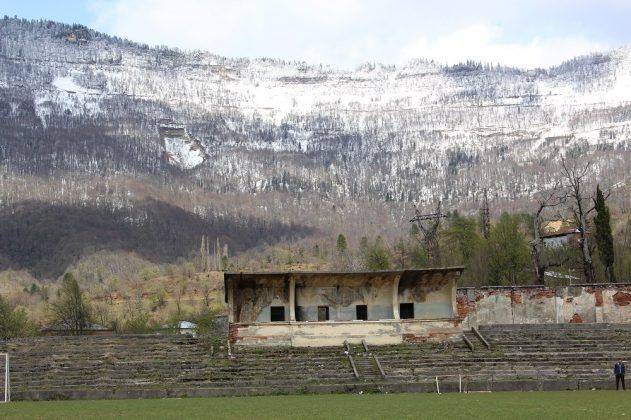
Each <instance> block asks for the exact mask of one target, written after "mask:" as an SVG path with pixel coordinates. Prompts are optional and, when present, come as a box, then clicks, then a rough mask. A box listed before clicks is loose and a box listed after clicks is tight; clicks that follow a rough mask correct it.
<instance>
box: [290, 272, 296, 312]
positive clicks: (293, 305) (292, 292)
mask: <svg viewBox="0 0 631 420" xmlns="http://www.w3.org/2000/svg"><path fill="white" fill-rule="evenodd" d="M289 322H296V279H295V278H294V276H292V275H291V274H290V275H289Z"/></svg>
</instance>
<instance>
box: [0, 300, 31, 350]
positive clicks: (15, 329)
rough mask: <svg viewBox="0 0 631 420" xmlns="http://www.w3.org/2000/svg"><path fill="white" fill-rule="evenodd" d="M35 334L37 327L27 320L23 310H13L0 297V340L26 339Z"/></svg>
mask: <svg viewBox="0 0 631 420" xmlns="http://www.w3.org/2000/svg"><path fill="white" fill-rule="evenodd" d="M36 334H37V326H36V325H35V324H34V323H32V322H31V321H29V320H28V318H27V316H26V311H25V310H24V309H23V308H20V309H13V308H11V306H10V305H9V303H8V302H7V301H6V300H4V299H3V298H2V296H0V339H2V340H8V339H10V338H16V337H27V336H32V335H36Z"/></svg>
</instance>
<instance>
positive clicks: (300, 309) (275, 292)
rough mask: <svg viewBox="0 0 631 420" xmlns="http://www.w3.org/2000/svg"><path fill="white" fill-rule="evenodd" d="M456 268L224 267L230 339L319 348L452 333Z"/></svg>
mask: <svg viewBox="0 0 631 420" xmlns="http://www.w3.org/2000/svg"><path fill="white" fill-rule="evenodd" d="M462 270H463V268H462V267H447V268H431V269H422V270H396V271H376V272H280V273H278V272H277V273H225V275H224V282H225V296H226V302H227V303H228V321H229V337H230V341H231V342H232V343H233V344H236V345H243V346H259V347H260V346H294V347H321V346H339V345H342V344H343V343H344V342H349V343H361V342H362V340H364V341H365V342H366V343H368V344H374V345H386V344H400V343H403V342H416V341H445V340H453V339H457V338H460V337H461V336H462V329H461V328H460V323H461V318H459V317H458V308H457V301H456V295H457V292H456V286H457V282H458V279H459V277H460V274H461V273H462Z"/></svg>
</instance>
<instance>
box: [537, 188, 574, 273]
mask: <svg viewBox="0 0 631 420" xmlns="http://www.w3.org/2000/svg"><path fill="white" fill-rule="evenodd" d="M566 199H567V193H566V192H565V191H563V190H562V188H561V185H560V183H558V182H557V183H555V184H554V187H552V189H551V190H549V191H547V192H543V193H540V194H539V195H538V196H537V197H536V200H537V210H536V211H535V214H534V216H533V235H534V239H533V240H532V242H531V243H530V244H531V246H532V259H533V262H534V265H535V276H536V277H537V283H539V284H545V273H546V271H547V270H548V269H549V268H550V267H558V266H560V265H563V263H564V262H566V260H567V258H566V259H564V260H563V261H559V260H557V261H553V260H551V259H550V258H545V257H544V255H543V254H544V249H545V243H544V241H543V224H544V222H545V220H544V217H543V214H544V211H546V209H550V208H553V207H557V206H559V205H561V204H563V203H565V201H566Z"/></svg>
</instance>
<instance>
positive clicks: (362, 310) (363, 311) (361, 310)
mask: <svg viewBox="0 0 631 420" xmlns="http://www.w3.org/2000/svg"><path fill="white" fill-rule="evenodd" d="M355 313H356V315H357V319H360V320H362V321H368V306H366V305H357V306H355Z"/></svg>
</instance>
